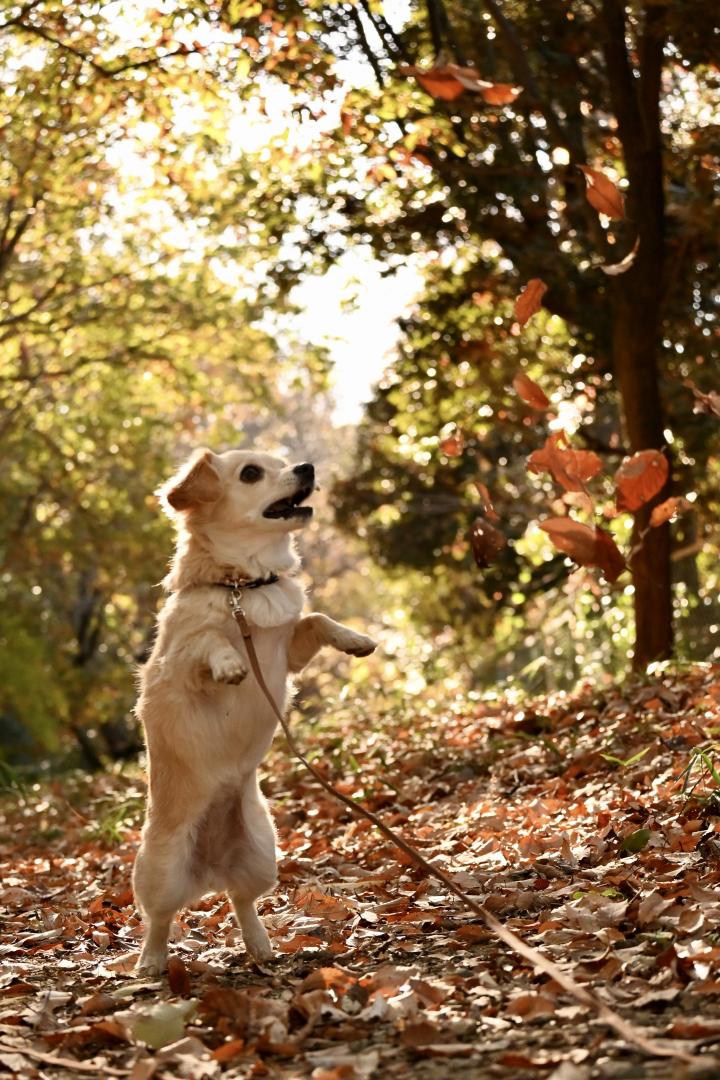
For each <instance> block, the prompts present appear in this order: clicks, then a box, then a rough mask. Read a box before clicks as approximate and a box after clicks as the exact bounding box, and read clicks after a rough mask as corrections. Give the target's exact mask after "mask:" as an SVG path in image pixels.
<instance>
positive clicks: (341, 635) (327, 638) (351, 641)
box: [288, 612, 376, 671]
mask: <svg viewBox="0 0 720 1080" xmlns="http://www.w3.org/2000/svg"><path fill="white" fill-rule="evenodd" d="M323 645H332V647H333V648H334V649H338V651H339V652H344V653H348V654H349V655H350V656H369V655H370V653H371V652H374V651H375V647H376V646H375V642H374V641H373V639H372V638H369V637H367V636H366V635H365V634H358V633H356V632H355V631H354V630H351V629H350V627H349V626H343V624H342V623H339V622H335V620H334V619H331V618H329V616H327V615H321V614H319V613H318V612H313V614H312V615H306V616H305V618H304V619H300V621H299V622H298V623H297V624H296V626H295V629H294V631H293V636H292V639H291V641H290V648H289V649H288V667H289V668H290V670H291V671H302V669H303V668H304V667H305V665H306V664H308V663H310V661H311V660H312V658H313V656H315V653H316V652H317V651H318V650H319V649H321V648H322V647H323Z"/></svg>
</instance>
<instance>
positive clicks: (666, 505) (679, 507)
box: [650, 495, 692, 529]
mask: <svg viewBox="0 0 720 1080" xmlns="http://www.w3.org/2000/svg"><path fill="white" fill-rule="evenodd" d="M690 509H692V503H690V502H688V501H687V499H686V498H685V497H684V496H683V495H672V496H671V497H670V498H669V499H666V500H665V502H661V503H659V504H658V505H657V506H656V507H655V509H654V510H653V512H652V514H651V515H650V526H651V528H653V529H654V528H655V527H656V526H657V525H664V524H665V522H666V521H670V519H671V518H674V517H675V516H676V515H677V514H684V513H685V511H686V510H690Z"/></svg>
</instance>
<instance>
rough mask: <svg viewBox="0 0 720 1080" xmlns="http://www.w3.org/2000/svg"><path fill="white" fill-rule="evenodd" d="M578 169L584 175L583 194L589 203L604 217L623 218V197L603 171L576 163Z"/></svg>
mask: <svg viewBox="0 0 720 1080" xmlns="http://www.w3.org/2000/svg"><path fill="white" fill-rule="evenodd" d="M578 169H580V171H581V172H582V174H583V176H584V177H585V183H586V184H587V190H586V192H585V195H586V198H587V201H588V202H589V203H590V205H591V206H592V207H593V208H594V209H595V210H597V211H599V213H601V214H605V216H606V217H609V218H616V219H620V218H624V217H625V198H624V196H623V195H622V194H621V192H620V191H619V190H618V188H617V187H616V186H615V184H613V182H612V180H611V179H610V178H609V177H608V176H606V175H605V173H604V172H600V170H599V169H591V168H590V166H589V165H578Z"/></svg>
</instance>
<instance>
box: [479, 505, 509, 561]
mask: <svg viewBox="0 0 720 1080" xmlns="http://www.w3.org/2000/svg"><path fill="white" fill-rule="evenodd" d="M506 543H507V540H506V539H505V537H504V536H503V534H502V533H501V532H500V531H499V529H496V528H495V526H494V525H491V524H490V523H489V522H488V521H484V520H483V519H482V518H476V519H475V521H474V522H473V526H472V529H471V530H470V545H471V547H472V553H473V556H474V558H475V562H476V563H477V565H478V566H479V567H480V569H481V570H485V569H487V567H488V566H489V565H490V563H492V562H494V561H495V558H496V556H497V555H498V554H499V553H500V552H501V551H502V549H503V548H504V547H505V545H506Z"/></svg>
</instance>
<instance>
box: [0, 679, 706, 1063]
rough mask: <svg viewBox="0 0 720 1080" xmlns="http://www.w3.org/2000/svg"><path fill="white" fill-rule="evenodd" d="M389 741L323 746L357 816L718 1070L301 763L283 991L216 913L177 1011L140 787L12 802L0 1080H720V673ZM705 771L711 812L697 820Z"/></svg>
mask: <svg viewBox="0 0 720 1080" xmlns="http://www.w3.org/2000/svg"><path fill="white" fill-rule="evenodd" d="M375 721H376V726H375V727H374V728H371V727H370V725H368V724H363V725H362V727H360V728H358V725H357V722H356V719H355V717H353V716H351V715H350V714H349V713H348V715H347V716H345V715H343V714H341V715H339V716H338V715H336V716H335V717H334V722H335V726H334V727H333V728H330V727H327V726H326V727H325V728H324V729H321V730H319V731H316V733H315V734H314V735H313V736H312V737H311V736H310V735H309V734H307V733H303V739H304V742H305V744H306V745H308V746H310V747H313V748H314V749H316V750H317V752H318V758H317V760H318V761H320V762H323V763H324V764H325V765H326V767H327V770H328V775H329V776H332V777H333V778H334V779H336V780H339V781H340V783H341V784H342V788H343V790H344V791H345V792H346V793H350V794H354V795H355V796H356V797H358V798H361V799H364V800H366V801H367V804H368V805H369V806H371V807H372V809H374V810H376V811H377V812H380V813H382V815H383V816H384V818H385V820H386V821H387V822H388V823H389V824H391V825H393V826H394V827H396V828H399V829H400V830H402V831H403V832H404V834H405V835H406V837H407V838H408V839H410V840H411V841H412V842H413V843H415V844H416V845H417V846H418V847H419V848H420V849H421V850H422V851H423V852H424V854H425V855H426V856H430V857H432V858H433V859H435V860H437V861H438V863H439V864H440V865H441V866H443V867H444V868H445V869H446V870H447V871H448V872H450V873H451V874H452V875H453V876H454V877H455V879H456V880H457V881H458V882H459V883H460V884H461V885H462V886H463V888H465V889H466V890H467V891H468V892H469V893H470V894H471V895H473V896H475V897H477V898H478V899H480V900H482V902H483V903H485V904H486V906H487V907H488V908H490V910H492V911H493V912H494V913H495V914H496V915H497V916H498V917H499V918H501V919H502V920H503V921H505V922H507V923H508V924H509V925H510V926H511V927H512V928H513V929H515V931H516V932H517V933H519V934H521V935H522V936H523V937H524V938H525V939H526V940H527V941H529V942H530V943H531V944H533V945H534V946H536V947H538V948H539V949H541V950H542V951H544V952H546V953H547V955H548V956H550V957H552V958H553V959H554V960H556V961H557V962H558V963H560V964H561V965H562V966H563V967H564V968H565V969H566V970H567V971H568V972H569V973H570V974H571V975H572V976H573V977H574V978H575V979H576V980H578V981H580V982H582V983H585V984H587V985H589V986H591V987H592V988H593V989H594V990H595V991H596V993H597V994H599V995H600V996H601V997H602V998H604V999H605V1000H606V1001H607V1002H608V1004H610V1005H611V1006H612V1007H613V1008H615V1009H617V1010H618V1011H619V1012H620V1013H621V1014H622V1015H624V1016H625V1017H627V1018H629V1019H631V1020H632V1021H633V1022H634V1023H636V1024H637V1025H638V1026H641V1027H642V1028H643V1030H644V1031H645V1032H646V1033H647V1034H650V1035H652V1036H653V1037H656V1038H662V1039H665V1040H668V1045H670V1046H676V1047H678V1048H682V1049H684V1050H685V1051H686V1052H687V1053H689V1054H691V1055H692V1056H693V1062H692V1064H688V1063H685V1064H683V1063H678V1062H674V1061H671V1060H670V1061H669V1060H662V1059H648V1058H645V1057H643V1056H642V1055H641V1054H639V1053H637V1052H636V1051H635V1050H633V1049H632V1048H630V1047H628V1046H626V1045H624V1044H623V1043H622V1042H621V1041H620V1040H619V1039H617V1038H615V1037H613V1036H611V1035H610V1034H609V1033H608V1032H607V1030H606V1029H605V1028H604V1026H603V1025H601V1024H599V1023H598V1022H597V1021H596V1019H595V1017H594V1016H593V1015H592V1014H590V1013H589V1012H588V1011H587V1010H586V1009H584V1008H583V1007H581V1006H578V1005H577V1004H576V1003H575V1002H574V1001H572V1000H571V999H569V998H567V997H566V996H565V995H563V994H562V993H559V992H558V991H557V988H556V987H555V986H554V985H553V984H552V983H551V982H548V980H547V979H546V978H545V977H544V976H538V977H536V976H535V975H534V973H533V972H532V971H531V970H530V969H529V968H528V967H527V965H525V963H524V962H522V961H520V960H518V959H517V958H516V957H515V956H513V955H512V954H510V953H509V952H508V951H507V949H506V948H505V947H504V946H502V945H500V944H499V943H498V942H496V941H494V940H493V939H492V938H491V937H490V936H489V934H488V933H487V931H486V930H485V929H484V927H482V926H481V925H479V924H478V922H477V920H475V919H474V917H473V916H472V915H471V914H469V913H467V912H465V911H463V910H462V907H461V905H460V904H459V903H458V902H456V901H455V899H454V898H451V897H450V896H448V895H445V894H444V893H443V890H442V887H441V886H439V885H438V884H437V883H435V882H428V881H426V880H423V879H422V877H421V876H420V874H419V873H418V872H417V871H416V870H415V869H414V868H412V867H411V866H408V865H406V864H404V863H403V859H404V857H403V856H402V855H400V856H399V858H400V860H401V861H400V863H398V856H397V855H396V854H395V852H394V851H393V850H391V849H390V847H389V846H388V844H386V843H385V841H383V840H382V838H378V837H377V836H376V835H374V833H373V831H372V829H371V827H370V826H369V825H366V823H365V822H362V821H360V822H357V821H351V820H350V818H349V815H347V814H346V812H345V811H344V809H343V808H342V807H339V806H336V805H335V804H333V803H331V802H330V801H329V799H327V798H326V797H325V796H324V795H323V794H322V793H321V792H320V793H319V792H318V791H317V790H316V789H315V788H314V787H313V784H312V781H310V780H306V778H305V776H304V775H303V774H302V771H301V770H300V769H299V767H298V769H295V767H294V766H293V765H292V764H291V763H290V762H288V760H287V757H286V755H285V753H284V750H283V746H282V745H281V744H280V743H278V746H277V748H276V749H275V751H274V755H273V758H272V760H271V761H270V762H269V767H268V770H267V775H268V777H269V778H270V779H269V780H268V781H267V783H266V787H267V790H268V792H269V794H270V795H271V797H272V801H273V805H274V808H275V814H276V820H277V824H278V832H279V838H280V843H281V846H282V849H283V853H284V858H283V861H282V864H281V880H280V885H279V887H278V889H277V891H276V892H275V893H274V894H273V895H272V896H270V897H268V898H267V899H266V900H265V901H264V902H263V904H262V911H263V915H264V918H265V921H266V924H267V925H268V927H269V929H270V932H271V936H272V937H273V939H274V943H275V946H276V949H277V960H276V961H275V962H273V963H272V964H271V965H268V967H267V968H266V969H259V968H258V967H256V966H255V965H253V964H252V963H250V962H249V961H248V960H247V959H246V957H245V954H244V952H243V949H242V945H241V943H240V936H239V933H238V931H237V930H236V929H235V928H234V926H233V920H232V917H231V915H230V911H229V907H228V904H227V902H226V901H225V898H224V897H222V896H215V897H209V898H207V900H206V901H205V902H204V903H203V904H202V905H201V907H199V908H198V909H196V910H193V911H185V912H183V913H182V916H181V917H180V918H179V920H178V922H177V924H176V926H175V935H174V936H175V940H174V944H173V950H172V951H173V963H172V970H171V972H170V980H169V984H168V982H167V981H166V980H163V981H149V980H147V979H140V980H138V979H136V978H135V977H134V976H133V974H132V972H131V967H132V963H133V962H134V959H135V957H136V955H137V948H138V941H139V938H140V934H141V927H140V925H139V923H138V920H137V918H136V916H135V912H134V909H133V906H132V896H131V894H130V891H129V879H130V868H131V864H132V859H133V856H134V851H135V848H136V844H137V826H138V824H139V820H140V811H141V801H142V779H141V776H140V774H139V773H138V772H136V771H127V772H126V773H124V774H121V773H117V774H115V775H112V776H103V777H101V778H99V779H93V780H91V781H87V780H86V779H84V778H77V777H73V778H69V779H63V780H53V781H48V782H47V783H45V784H42V785H38V786H37V787H33V788H26V787H16V788H14V789H11V790H10V791H8V792H6V794H5V797H4V799H3V814H2V821H1V822H0V843H1V854H2V860H3V879H2V880H3V884H2V890H1V891H0V911H1V912H2V916H3V932H2V940H1V943H0V958H1V960H2V968H1V974H0V1068H4V1069H6V1070H7V1071H9V1072H10V1073H12V1074H15V1075H17V1076H23V1077H26V1076H27V1077H60V1076H68V1077H69V1076H80V1075H88V1076H90V1075H93V1074H95V1075H102V1076H112V1075H119V1076H130V1077H132V1078H133V1080H146V1078H149V1077H150V1076H157V1077H182V1076H186V1077H193V1078H195V1077H214V1076H218V1077H220V1076H227V1077H261V1076H268V1077H275V1076H277V1077H287V1078H289V1077H313V1078H314V1080H341V1078H348V1080H353V1078H358V1080H361V1078H365V1077H368V1078H369V1077H373V1076H375V1077H397V1078H402V1077H406V1076H408V1075H412V1076H417V1077H420V1078H423V1077H433V1078H436V1077H437V1078H440V1077H446V1076H455V1075H458V1076H462V1077H463V1080H470V1078H475V1077H495V1076H497V1077H502V1078H508V1080H509V1078H513V1080H515V1078H521V1080H522V1078H525V1077H548V1076H549V1077H552V1078H553V1080H590V1078H591V1077H612V1078H618V1080H620V1078H628V1080H629V1078H631V1077H632V1078H635V1077H637V1078H641V1077H673V1078H680V1077H682V1076H697V1077H707V1078H708V1080H709V1078H710V1077H717V1076H718V1075H720V1064H718V1060H717V1059H716V1057H715V1055H716V1054H718V1055H719V1056H720V1051H718V1044H719V1043H720V978H719V972H720V903H719V902H718V901H719V899H720V891H719V885H718V883H719V882H720V816H719V815H720V797H719V796H718V793H717V789H716V785H715V781H714V779H713V776H712V774H711V772H710V771H709V770H708V769H707V767H706V762H703V760H702V759H701V758H700V757H698V756H697V748H698V747H702V746H710V745H711V744H712V740H713V739H714V738H715V739H716V738H717V732H718V729H719V728H720V676H719V673H718V671H717V670H713V669H710V668H707V667H706V668H701V669H696V670H695V671H694V672H692V673H691V674H684V675H682V676H673V677H670V676H668V677H666V678H664V680H663V681H662V682H658V683H656V684H653V685H652V686H646V687H636V688H635V689H633V690H631V691H629V690H627V689H626V690H625V691H621V690H614V691H612V692H606V693H604V694H599V693H597V692H593V691H591V690H588V691H587V692H586V693H584V694H583V695H581V696H579V697H576V698H573V699H571V698H567V697H565V696H563V695H557V696H556V697H555V698H550V699H548V698H545V699H542V700H537V701H534V702H533V703H532V705H528V704H527V703H526V704H524V705H523V707H522V708H520V707H513V706H511V705H510V704H509V703H508V702H507V701H497V702H494V703H487V702H486V703H482V702H475V703H473V704H472V705H468V704H467V702H460V701H458V700H455V701H453V702H438V701H436V700H433V699H432V698H431V697H430V696H429V695H426V697H425V698H419V699H413V701H412V702H411V703H408V704H406V705H405V706H402V707H400V706H398V707H396V708H393V709H389V710H387V711H386V713H385V714H384V715H383V716H379V715H378V716H377V717H375ZM693 748H694V749H693ZM602 754H604V755H605V756H604V757H603V756H602ZM711 754H712V751H711ZM609 759H615V760H609ZM633 759H634V760H633ZM707 760H712V757H710V758H708V759H707ZM620 761H622V762H625V763H626V764H625V765H622V764H620V763H619V762H620ZM693 761H695V767H694V768H693V770H692V771H691V773H690V787H692V785H693V784H694V783H695V781H698V785H697V787H695V789H694V791H693V792H692V794H689V792H688V791H686V792H685V793H684V794H683V792H682V790H681V788H682V782H681V780H680V779H679V778H680V777H681V774H682V773H683V770H685V769H686V768H687V766H688V765H689V764H691V763H692V762H693ZM628 762H630V763H629V764H628ZM349 766H351V767H352V771H350V769H349Z"/></svg>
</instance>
